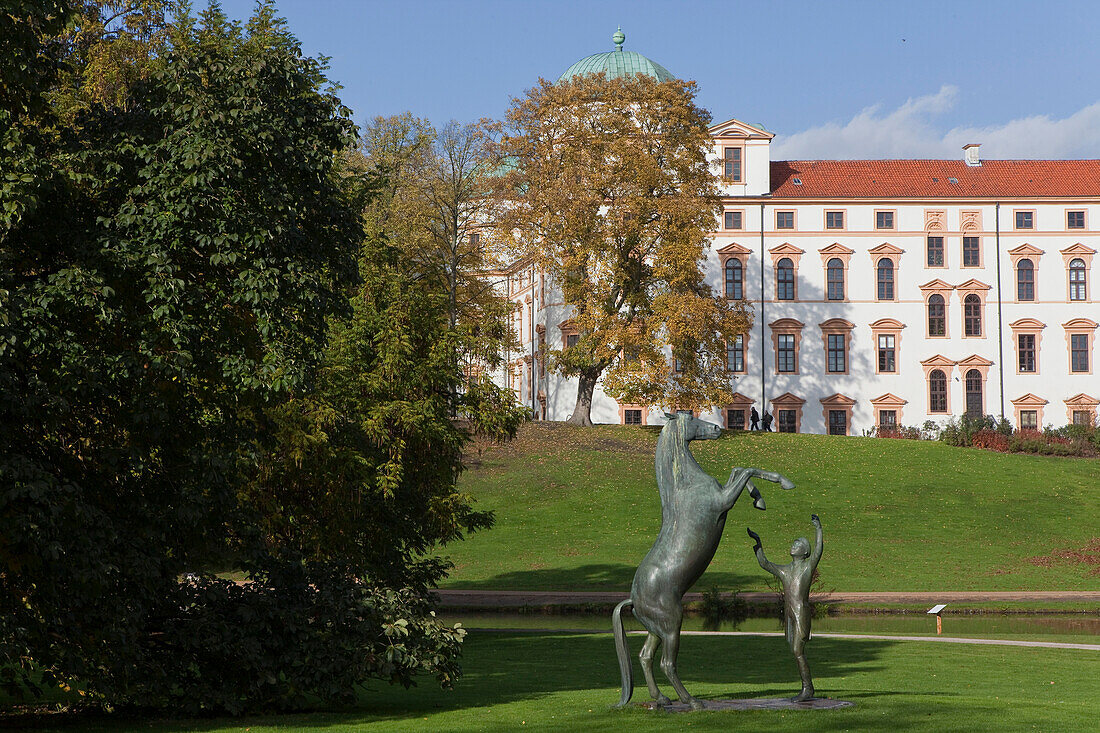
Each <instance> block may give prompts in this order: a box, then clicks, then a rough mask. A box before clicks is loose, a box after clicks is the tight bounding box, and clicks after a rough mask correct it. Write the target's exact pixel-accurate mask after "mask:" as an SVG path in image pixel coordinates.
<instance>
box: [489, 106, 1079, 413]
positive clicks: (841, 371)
mask: <svg viewBox="0 0 1100 733" xmlns="http://www.w3.org/2000/svg"><path fill="white" fill-rule="evenodd" d="M711 132H712V135H713V136H714V141H715V143H714V155H713V160H714V163H715V167H716V170H717V174H718V175H719V176H723V181H722V190H723V194H724V198H723V206H724V212H723V216H722V217H721V218H720V220H719V221H718V222H717V228H716V230H715V232H714V234H713V236H712V247H711V250H710V253H709V256H708V264H707V279H708V281H709V282H710V283H711V284H712V285H713V287H714V290H715V292H716V293H717V294H726V287H727V286H726V267H727V263H728V262H730V261H731V260H733V261H736V263H737V264H735V265H731V267H734V268H736V267H737V266H738V265H739V266H740V269H741V285H740V288H741V290H740V291H739V292H737V293H731V295H739V296H741V297H743V298H744V299H745V300H746V301H748V303H750V304H751V306H752V310H753V313H754V323H753V326H752V329H751V330H750V332H749V333H748V334H746V336H745V344H744V354H743V357H744V368H743V370H740V371H737V372H735V373H731V375H730V376H731V379H734V380H735V381H734V388H735V389H736V391H737V393H738V402H737V403H736V404H734V405H728V406H723V409H721V410H715V411H713V412H712V413H711V414H710V415H709V416H708V415H704V417H708V419H711V420H713V421H715V422H718V423H720V424H722V425H725V426H726V427H733V425H732V424H728V423H730V422H731V421H732V420H733V419H734V418H736V417H738V416H737V415H736V414H735V413H734V414H731V412H730V410H743V411H744V415H745V417H746V422H747V415H748V411H749V409H750V408H751V407H753V406H755V407H756V409H757V410H758V411H759V412H760V413H761V414H762V413H764V412H765V410H767V411H769V412H771V413H772V414H773V415H775V416H776V417H777V421H778V419H779V418H781V419H782V420H781V422H783V424H784V427H794V429H795V430H797V431H799V432H811V433H825V432H830V418H831V419H832V429H833V430H832V431H833V432H844V433H846V434H860V433H861V432H864V431H867V430H869V429H871V428H872V427H874V426H876V425H880V424H883V423H888V422H889V421H890V419H893V420H894V421H896V423H897V424H899V425H906V426H920V425H922V424H923V423H924V422H925V421H926V420H933V421H936V422H943V421H944V420H946V419H947V418H948V417H950V416H952V415H961V414H963V413H964V412H966V411H967V409H968V406H969V408H970V410H971V412H980V413H981V414H990V415H994V416H995V417H1001V416H1004V417H1006V418H1007V419H1008V420H1009V421H1011V422H1012V423H1013V424H1014V425H1017V426H1031V425H1037V426H1038V427H1040V428H1041V427H1042V426H1044V425H1056V426H1057V425H1063V424H1066V423H1067V422H1072V421H1074V420H1076V421H1085V420H1088V421H1091V422H1095V419H1096V412H1097V404H1098V399H1097V398H1100V379H1098V378H1097V376H1096V371H1095V369H1096V365H1095V361H1096V358H1097V351H1096V346H1095V343H1096V339H1095V335H1096V329H1097V321H1100V302H1098V301H1097V299H1096V297H1095V290H1094V285H1095V283H1094V272H1095V270H1094V268H1093V261H1094V255H1095V254H1096V251H1097V250H1098V249H1100V230H1098V229H1096V228H1094V227H1100V161H988V162H982V161H980V156H978V155H977V149H976V148H970V149H969V150H967V151H966V154H967V155H968V156H969V157H970V158H971V160H970V162H969V163H968V162H966V161H964V156H963V155H960V158H959V160H957V161H791V162H774V163H773V162H772V161H771V160H770V155H769V145H770V142H771V139H772V135H771V134H770V133H768V132H766V131H765V130H763V129H762V128H759V127H755V126H752V125H747V124H745V123H741V122H739V121H737V120H731V121H729V122H726V123H722V124H720V125H716V126H714V127H713V128H712V130H711ZM727 149H731V150H737V151H738V152H737V153H727V152H726V150H727ZM727 162H729V163H731V164H733V163H736V165H731V166H727V165H726V163H727ZM975 163H976V164H975ZM726 212H728V213H729V214H732V215H733V216H732V217H727V216H726V215H725V213H726ZM1018 215H1019V216H1018ZM727 225H729V226H731V227H736V226H739V228H727ZM1028 225H1030V227H1028ZM940 242H942V256H941V255H940V251H941V250H940V248H939V246H938V244H939V243H940ZM930 250H931V252H930ZM830 262H831V263H832V265H833V268H834V284H833V288H832V290H831V291H830V288H829V284H828V282H829V265H830ZM887 263H888V264H887ZM1021 263H1022V267H1023V272H1021ZM1028 263H1030V264H1031V265H1032V268H1031V270H1030V272H1031V273H1032V277H1031V278H1030V281H1031V282H1032V283H1033V285H1030V286H1029V284H1028V283H1029V278H1028V274H1027V264H1028ZM880 268H882V271H883V285H882V287H881V289H880V277H879V275H880ZM781 269H782V270H784V271H786V272H791V274H792V275H793V283H792V284H793V288H792V287H791V285H786V284H783V285H782V287H781V283H779V282H778V280H777V276H778V274H779V273H780V270H781ZM887 270H892V288H891V287H886V285H885V272H886V271H887ZM838 275H839V277H838ZM1021 277H1022V280H1023V281H1022V283H1021V282H1020V278H1021ZM1071 278H1072V281H1071ZM508 282H509V292H510V296H511V297H512V298H513V300H515V302H517V303H518V304H519V305H520V307H519V309H518V312H517V314H516V316H515V318H516V320H515V325H516V329H517V333H518V334H519V337H520V342H521V343H522V344H523V346H522V348H521V352H520V353H517V354H512V355H509V370H510V372H509V373H508V374H507V375H505V376H504V378H505V379H507V381H508V384H509V385H510V386H511V387H512V388H513V389H515V390H516V393H517V395H518V397H519V399H520V400H521V401H522V402H523V403H524V404H527V405H528V406H530V407H531V408H532V410H533V412H534V414H535V417H536V419H548V420H564V419H566V418H568V417H569V415H570V414H572V410H573V407H574V404H575V398H576V379H575V378H568V379H567V378H562V377H560V376H559V375H556V374H549V373H547V372H546V371H545V369H544V368H543V359H542V353H543V352H544V350H545V349H546V348H547V347H551V348H554V347H561V346H562V345H563V344H564V343H565V338H566V337H567V333H566V332H563V331H562V330H561V328H560V326H561V325H562V324H563V323H564V322H566V321H567V319H568V311H567V309H566V308H564V307H563V306H562V305H561V302H560V300H561V299H560V296H558V297H555V294H554V293H553V292H552V290H551V288H549V287H548V285H549V284H548V282H547V280H546V278H545V277H544V276H543V275H542V274H540V273H537V272H535V271H534V270H533V268H531V267H517V268H514V270H513V272H512V273H511V275H510V276H509V279H508ZM791 290H793V293H792V292H790V291H791ZM792 295H793V297H789V298H788V297H787V296H792ZM939 299H942V312H943V317H942V319H941V318H940V316H939V310H938V309H939ZM930 308H931V312H930ZM967 316H969V318H968V317H967ZM941 323H942V327H941V325H940V324H941ZM941 331H942V332H941ZM830 336H832V345H833V347H834V349H833V353H832V359H831V360H830V354H829V348H828V347H829V343H830ZM880 337H884V338H883V340H882V341H881V343H880ZM891 339H892V340H891ZM792 343H793V346H794V349H793V354H792V353H791V350H790V349H787V348H786V347H787V346H788V345H790V344H792ZM1032 343H1033V344H1034V348H1033V351H1034V353H1033V354H1032ZM891 344H892V348H893V358H892V371H891V370H890V367H891V360H890V359H889V358H888V356H887V354H885V353H884V354H880V345H881V346H883V347H884V348H883V349H882V350H883V351H884V352H888V351H889V349H888V348H885V347H889V346H890V345H891ZM1021 351H1023V353H1021ZM792 357H793V364H792V363H791V362H792ZM735 366H736V365H735ZM792 367H793V369H792ZM941 375H942V379H941ZM941 386H942V387H945V389H942V390H941V389H940V387H941ZM968 393H969V396H968ZM627 409H640V410H641V411H642V412H641V417H642V421H643V422H647V423H659V422H662V421H663V418H662V417H661V412H662V410H663V409H667V408H663V407H660V406H623V405H619V404H618V403H617V402H615V401H614V400H613V399H611V398H610V397H608V396H606V395H605V394H603V392H602V390H601V389H600V388H599V386H597V389H596V394H595V395H594V401H593V409H592V419H593V421H595V422H601V423H618V422H623V421H624V419H625V418H624V416H625V414H626V413H625V410H627ZM830 413H832V415H831V416H830ZM630 417H631V418H634V417H636V414H631V415H630ZM792 420H793V425H791V421H792Z"/></svg>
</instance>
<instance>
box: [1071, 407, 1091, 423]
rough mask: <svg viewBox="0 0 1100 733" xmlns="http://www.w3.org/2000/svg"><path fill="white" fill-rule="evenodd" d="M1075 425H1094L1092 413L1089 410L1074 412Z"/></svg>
mask: <svg viewBox="0 0 1100 733" xmlns="http://www.w3.org/2000/svg"><path fill="white" fill-rule="evenodd" d="M1073 424H1074V425H1092V413H1091V412H1089V411H1088V410H1074V411H1073Z"/></svg>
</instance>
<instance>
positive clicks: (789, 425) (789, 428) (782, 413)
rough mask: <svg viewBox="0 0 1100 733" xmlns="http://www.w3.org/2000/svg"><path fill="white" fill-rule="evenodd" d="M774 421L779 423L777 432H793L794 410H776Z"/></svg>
mask: <svg viewBox="0 0 1100 733" xmlns="http://www.w3.org/2000/svg"><path fill="white" fill-rule="evenodd" d="M775 418H776V421H778V423H779V432H781V433H793V432H795V424H794V410H776V411H775Z"/></svg>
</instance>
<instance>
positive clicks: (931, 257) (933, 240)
mask: <svg viewBox="0 0 1100 733" xmlns="http://www.w3.org/2000/svg"><path fill="white" fill-rule="evenodd" d="M928 266H929V267H943V237H929V238H928Z"/></svg>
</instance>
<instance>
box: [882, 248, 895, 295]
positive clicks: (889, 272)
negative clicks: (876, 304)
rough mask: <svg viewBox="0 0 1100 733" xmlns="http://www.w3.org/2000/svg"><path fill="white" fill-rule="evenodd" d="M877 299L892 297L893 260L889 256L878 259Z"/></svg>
mask: <svg viewBox="0 0 1100 733" xmlns="http://www.w3.org/2000/svg"><path fill="white" fill-rule="evenodd" d="M878 299H879V300H893V299H894V261H893V260H891V259H890V258H889V257H883V258H882V259H880V260H879V261H878Z"/></svg>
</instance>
